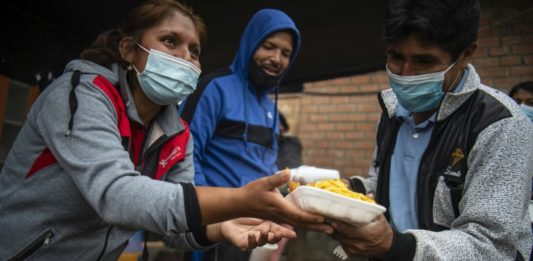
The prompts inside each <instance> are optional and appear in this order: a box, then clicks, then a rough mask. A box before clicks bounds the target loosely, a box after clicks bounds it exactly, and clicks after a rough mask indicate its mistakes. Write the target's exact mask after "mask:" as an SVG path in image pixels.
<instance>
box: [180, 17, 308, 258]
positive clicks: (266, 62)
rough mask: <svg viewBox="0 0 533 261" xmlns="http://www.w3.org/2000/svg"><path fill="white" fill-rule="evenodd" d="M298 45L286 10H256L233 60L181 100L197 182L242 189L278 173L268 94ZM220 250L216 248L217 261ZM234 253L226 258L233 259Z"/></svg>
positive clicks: (273, 107)
mask: <svg viewBox="0 0 533 261" xmlns="http://www.w3.org/2000/svg"><path fill="white" fill-rule="evenodd" d="M299 47H300V33H299V31H298V29H297V28H296V25H295V24H294V22H293V21H292V19H291V18H290V17H289V16H287V14H285V13H284V12H282V11H279V10H274V9H263V10H260V11H258V12H257V13H256V14H255V15H254V16H253V17H252V19H251V20H250V22H249V23H248V25H247V26H246V28H245V30H244V33H243V34H242V36H241V40H240V46H239V50H238V51H237V54H236V55H235V58H234V59H233V62H232V64H231V65H230V66H229V67H227V68H223V69H221V70H218V71H216V72H214V73H211V74H209V75H207V76H205V77H203V79H201V80H200V82H199V84H198V86H197V89H196V92H195V93H194V94H192V95H191V96H189V97H188V98H187V99H186V100H185V101H184V103H183V104H181V106H180V111H181V114H182V117H183V119H184V120H185V121H186V122H188V123H189V125H190V129H191V132H192V134H193V137H194V167H195V183H196V185H198V186H218V187H241V186H244V185H246V184H248V183H249V182H251V181H254V180H256V179H258V178H261V177H264V176H268V175H271V174H273V173H275V172H276V171H277V168H276V164H275V163H276V157H277V149H278V144H277V138H276V137H277V135H278V134H279V127H278V113H277V107H276V103H274V102H273V101H272V99H271V98H270V97H269V94H270V93H272V92H275V94H276V101H277V93H278V86H279V84H280V82H281V80H282V79H283V76H284V75H285V74H286V72H287V69H288V68H289V66H290V65H291V64H292V63H293V62H294V59H295V57H296V54H297V53H298V49H299ZM250 200H253V199H250ZM223 249H226V247H223V248H222V247H218V254H217V256H218V257H219V260H224V259H221V258H223V257H224V254H223V253H221V251H223ZM234 255H235V253H232V254H231V256H229V257H231V259H232V260H236V259H235V258H236V256H234ZM245 259H246V257H245Z"/></svg>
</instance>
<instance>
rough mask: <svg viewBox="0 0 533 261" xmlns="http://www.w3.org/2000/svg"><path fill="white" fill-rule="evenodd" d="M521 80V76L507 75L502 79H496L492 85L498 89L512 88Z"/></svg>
mask: <svg viewBox="0 0 533 261" xmlns="http://www.w3.org/2000/svg"><path fill="white" fill-rule="evenodd" d="M519 82H520V77H505V78H501V79H494V85H492V86H491V87H494V88H496V89H500V90H501V89H510V88H511V87H513V86H514V85H515V84H517V83H519Z"/></svg>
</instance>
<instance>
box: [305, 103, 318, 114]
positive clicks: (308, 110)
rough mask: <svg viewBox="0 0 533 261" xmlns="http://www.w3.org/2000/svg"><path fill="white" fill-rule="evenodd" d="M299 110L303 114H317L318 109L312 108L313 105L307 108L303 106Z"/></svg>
mask: <svg viewBox="0 0 533 261" xmlns="http://www.w3.org/2000/svg"><path fill="white" fill-rule="evenodd" d="M301 110H302V112H303V113H315V112H318V107H316V106H313V104H310V105H308V106H303V107H302V108H301Z"/></svg>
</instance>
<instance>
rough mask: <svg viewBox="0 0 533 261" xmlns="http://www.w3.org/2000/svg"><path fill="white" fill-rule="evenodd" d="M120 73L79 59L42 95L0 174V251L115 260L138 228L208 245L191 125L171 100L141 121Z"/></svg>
mask: <svg viewBox="0 0 533 261" xmlns="http://www.w3.org/2000/svg"><path fill="white" fill-rule="evenodd" d="M75 70H79V71H81V79H80V82H79V84H78V85H76V87H75V89H74V90H75V91H74V93H75V96H76V99H75V100H76V101H77V110H76V111H75V113H72V112H71V107H70V105H72V101H70V102H69V94H70V92H71V90H72V89H73V86H72V84H71V79H72V75H73V71H75ZM125 79H126V71H125V70H124V69H122V68H119V66H117V65H112V66H111V68H105V67H102V66H99V65H97V64H95V63H92V62H89V61H82V60H75V61H72V62H70V63H69V64H68V65H67V68H66V70H65V74H64V75H63V76H61V77H60V78H58V79H57V80H56V81H54V82H53V83H52V84H51V85H50V86H49V87H48V88H47V89H46V90H45V91H44V92H43V93H42V94H41V95H40V96H39V98H38V99H37V101H36V102H35V104H34V105H33V107H32V109H31V111H30V112H29V114H28V117H27V121H26V123H25V125H24V126H23V128H22V130H21V132H20V134H19V136H18V137H17V139H16V141H15V142H14V144H13V146H12V149H11V151H10V152H9V154H8V156H7V159H6V162H5V165H4V168H3V169H2V171H1V173H0V228H1V229H0V260H11V259H12V260H22V259H26V258H30V257H31V258H32V260H116V259H117V257H118V256H119V255H120V253H121V252H122V250H123V249H124V247H125V245H126V242H127V240H128V238H129V237H130V236H131V234H132V233H133V232H134V231H135V230H140V229H142V230H146V231H151V232H155V233H158V234H162V235H167V236H171V237H177V238H178V241H179V242H181V244H180V246H181V247H183V248H184V249H194V248H203V247H204V246H205V245H208V244H209V242H208V241H207V239H206V238H205V227H202V226H201V224H200V220H201V217H200V212H199V208H198V200H197V197H196V193H195V190H194V188H193V186H192V184H191V182H192V180H193V175H194V169H193V168H194V167H193V162H192V154H193V153H192V150H193V144H192V139H191V138H190V134H189V129H188V127H187V125H186V124H185V123H184V122H182V121H180V120H179V115H178V114H177V110H176V108H175V106H167V107H165V108H163V109H162V111H161V112H160V113H159V114H158V115H157V116H156V118H155V119H154V120H153V121H152V123H151V124H150V126H149V127H148V128H144V127H142V124H141V121H140V119H139V116H138V114H137V111H136V109H135V104H134V101H133V97H132V94H131V92H130V89H129V87H128V86H127V82H126V80H125ZM76 101H75V102H76ZM71 117H72V120H73V125H72V131H71V132H70V134H69V135H65V134H66V132H67V129H68V123H69V119H71ZM162 180H164V181H167V182H163V181H162Z"/></svg>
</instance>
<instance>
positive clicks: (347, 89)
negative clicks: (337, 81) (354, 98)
mask: <svg viewBox="0 0 533 261" xmlns="http://www.w3.org/2000/svg"><path fill="white" fill-rule="evenodd" d="M348 92H349V93H359V92H361V91H360V90H359V86H358V85H349V86H342V87H338V88H337V93H348Z"/></svg>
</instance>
